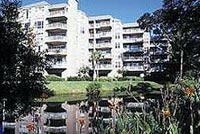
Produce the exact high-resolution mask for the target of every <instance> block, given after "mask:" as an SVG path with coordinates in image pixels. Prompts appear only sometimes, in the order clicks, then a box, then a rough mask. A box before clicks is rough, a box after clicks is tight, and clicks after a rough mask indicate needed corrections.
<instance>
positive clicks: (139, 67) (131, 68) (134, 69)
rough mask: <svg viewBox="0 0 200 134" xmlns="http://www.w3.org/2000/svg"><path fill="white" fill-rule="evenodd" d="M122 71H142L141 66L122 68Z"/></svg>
mask: <svg viewBox="0 0 200 134" xmlns="http://www.w3.org/2000/svg"><path fill="white" fill-rule="evenodd" d="M124 69H125V70H128V71H143V70H144V68H143V66H124Z"/></svg>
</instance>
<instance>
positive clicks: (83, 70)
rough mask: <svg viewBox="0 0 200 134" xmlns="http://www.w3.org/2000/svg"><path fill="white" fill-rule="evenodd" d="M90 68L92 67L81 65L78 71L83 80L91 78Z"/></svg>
mask: <svg viewBox="0 0 200 134" xmlns="http://www.w3.org/2000/svg"><path fill="white" fill-rule="evenodd" d="M89 70H90V68H89V67H88V66H82V67H80V69H79V71H78V76H79V77H80V78H82V79H83V80H87V78H89Z"/></svg>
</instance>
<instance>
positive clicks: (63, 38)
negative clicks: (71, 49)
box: [46, 35, 67, 43]
mask: <svg viewBox="0 0 200 134" xmlns="http://www.w3.org/2000/svg"><path fill="white" fill-rule="evenodd" d="M53 42H54V43H56V42H58V43H60V42H64V43H66V42H67V36H60V35H58V36H48V37H47V40H46V43H53Z"/></svg>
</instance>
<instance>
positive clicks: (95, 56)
mask: <svg viewBox="0 0 200 134" xmlns="http://www.w3.org/2000/svg"><path fill="white" fill-rule="evenodd" d="M102 57H103V55H102V53H101V52H100V51H93V52H92V54H91V56H90V59H89V60H90V62H92V69H93V81H94V80H95V79H96V76H97V74H98V70H97V69H96V67H97V64H98V62H99V61H100V59H101V58H102Z"/></svg>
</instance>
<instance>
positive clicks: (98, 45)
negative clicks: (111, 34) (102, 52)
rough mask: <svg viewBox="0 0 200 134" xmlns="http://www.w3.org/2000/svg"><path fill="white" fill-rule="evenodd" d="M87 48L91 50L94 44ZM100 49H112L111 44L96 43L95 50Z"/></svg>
mask: <svg viewBox="0 0 200 134" xmlns="http://www.w3.org/2000/svg"><path fill="white" fill-rule="evenodd" d="M89 48H90V49H93V48H94V44H92V43H90V44H89ZM102 48H112V44H111V43H98V44H96V45H95V49H102Z"/></svg>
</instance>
